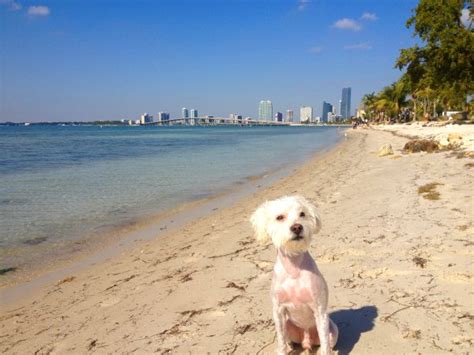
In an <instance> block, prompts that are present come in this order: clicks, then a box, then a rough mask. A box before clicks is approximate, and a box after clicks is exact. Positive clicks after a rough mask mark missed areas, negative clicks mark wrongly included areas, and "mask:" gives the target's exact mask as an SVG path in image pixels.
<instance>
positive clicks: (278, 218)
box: [276, 214, 285, 221]
mask: <svg viewBox="0 0 474 355" xmlns="http://www.w3.org/2000/svg"><path fill="white" fill-rule="evenodd" d="M284 219H285V216H283V215H282V214H279V215H278V216H277V218H276V220H277V221H283V220H284Z"/></svg>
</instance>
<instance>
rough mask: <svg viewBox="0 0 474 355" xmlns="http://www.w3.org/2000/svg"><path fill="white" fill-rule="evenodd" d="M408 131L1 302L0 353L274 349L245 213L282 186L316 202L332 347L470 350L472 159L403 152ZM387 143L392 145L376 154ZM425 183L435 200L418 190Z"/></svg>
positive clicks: (335, 153)
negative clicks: (333, 328) (334, 335)
mask: <svg viewBox="0 0 474 355" xmlns="http://www.w3.org/2000/svg"><path fill="white" fill-rule="evenodd" d="M406 141H407V139H406V138H403V137H400V136H396V135H393V134H391V133H389V132H383V131H373V130H357V131H349V132H348V137H347V139H346V141H345V142H343V143H341V144H340V145H338V146H337V147H336V148H335V149H333V150H331V151H330V152H328V153H325V154H324V155H321V156H318V157H316V158H314V159H312V160H311V161H309V162H308V163H306V164H304V165H303V166H301V167H300V168H298V169H296V170H295V171H294V173H293V174H292V175H290V176H288V177H286V178H283V179H280V180H278V181H276V182H275V183H274V184H272V185H271V186H270V187H266V188H257V189H256V190H255V191H254V192H253V193H252V194H251V195H250V196H247V197H245V198H243V199H240V200H236V202H235V203H234V204H232V205H230V206H229V207H226V208H219V209H217V210H215V211H212V212H211V213H210V214H206V215H204V216H201V217H199V218H198V219H194V220H191V221H188V222H186V223H184V224H183V225H181V226H179V227H177V228H174V229H172V230H169V231H165V232H164V233H163V235H162V236H161V237H159V238H155V239H151V240H148V241H144V242H142V243H139V245H137V246H136V247H134V248H132V249H130V250H123V251H122V252H121V253H120V254H119V255H116V256H114V257H113V258H111V259H110V260H107V261H101V262H97V263H96V264H94V265H91V266H89V267H87V268H84V269H82V270H79V271H77V272H72V273H70V274H67V275H64V277H62V279H61V280H59V279H58V280H55V281H51V282H50V283H49V284H47V285H45V286H44V287H42V288H39V289H37V290H36V291H35V292H34V294H31V295H29V297H28V298H22V299H19V300H17V301H15V302H13V303H11V304H9V305H3V307H2V315H1V317H0V327H1V335H0V351H2V352H6V353H9V354H25V353H35V352H37V353H39V354H46V353H90V352H92V353H132V352H136V353H151V352H158V353H176V354H178V353H189V352H191V353H206V352H211V353H219V352H220V353H236V354H237V353H252V354H255V353H273V352H274V348H275V343H274V342H275V332H274V328H273V322H272V320H271V302H270V297H269V292H270V291H269V290H270V280H271V270H272V267H273V261H274V258H275V251H274V249H273V247H272V246H271V245H268V246H259V245H258V244H257V243H256V242H255V241H254V237H253V235H252V230H251V227H250V224H249V222H248V218H249V216H250V214H251V213H252V212H253V210H254V209H255V208H256V207H257V206H258V205H259V204H260V203H262V202H263V201H265V200H266V199H273V198H276V197H279V196H282V195H286V194H301V195H304V196H306V197H307V198H309V199H310V200H312V201H313V202H315V203H316V204H317V205H318V207H319V210H320V214H321V217H322V221H323V228H322V230H321V232H320V234H319V235H317V236H316V237H315V239H314V241H313V244H312V248H311V253H312V255H313V256H314V258H315V259H316V262H317V263H318V265H319V268H320V269H321V271H322V273H323V274H324V275H325V278H326V280H327V282H328V285H329V290H330V298H329V305H330V310H331V317H332V318H333V320H334V321H335V322H336V323H337V324H338V326H339V329H340V333H341V335H340V339H339V342H338V344H337V347H336V349H337V352H338V353H340V354H347V353H354V354H381V353H384V354H395V353H397V354H400V353H422V354H435V353H446V352H448V351H452V352H454V353H457V354H461V353H469V352H472V351H474V347H473V345H474V340H473V337H472V326H473V321H474V310H473V302H472V298H473V297H472V296H473V291H474V290H473V284H472V275H473V272H472V260H473V254H474V253H473V245H474V242H473V240H472V235H473V230H474V228H473V212H472V211H473V208H472V207H473V200H472V191H473V190H474V189H473V181H474V179H473V171H474V170H473V166H474V164H473V163H474V160H473V159H470V158H467V157H461V155H460V154H457V153H456V152H450V151H447V152H441V153H433V154H425V153H418V154H410V155H404V154H402V153H401V151H400V150H401V148H402V147H403V145H404V143H405V142H406ZM385 143H390V144H391V145H392V146H393V148H394V151H395V154H394V155H391V156H385V157H378V155H377V153H376V152H377V150H378V149H379V148H380V146H382V145H383V144H385ZM430 183H431V184H432V185H430V186H434V187H433V188H432V189H434V190H435V192H437V193H438V194H439V195H437V199H430V198H427V194H426V193H421V194H420V193H419V192H418V190H419V188H420V187H424V186H426V185H427V184H430ZM2 292H3V291H2ZM316 350H317V349H315V351H316ZM296 352H298V351H296Z"/></svg>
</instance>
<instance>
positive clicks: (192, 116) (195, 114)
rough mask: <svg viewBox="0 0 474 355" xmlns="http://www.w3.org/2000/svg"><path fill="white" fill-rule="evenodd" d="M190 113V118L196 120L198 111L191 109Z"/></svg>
mask: <svg viewBox="0 0 474 355" xmlns="http://www.w3.org/2000/svg"><path fill="white" fill-rule="evenodd" d="M190 113H191V118H197V117H198V111H197V110H196V109H194V108H193V109H192V110H191V111H190Z"/></svg>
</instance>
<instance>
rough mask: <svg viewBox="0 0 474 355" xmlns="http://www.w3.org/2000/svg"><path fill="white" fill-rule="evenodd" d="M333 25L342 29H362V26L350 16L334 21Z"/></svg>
mask: <svg viewBox="0 0 474 355" xmlns="http://www.w3.org/2000/svg"><path fill="white" fill-rule="evenodd" d="M332 27H334V28H338V29H340V30H350V31H360V30H361V29H362V26H361V25H360V24H359V23H358V22H357V21H355V20H352V19H350V18H342V19H340V20H337V21H336V22H334V23H333V25H332Z"/></svg>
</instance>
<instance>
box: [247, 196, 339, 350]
mask: <svg viewBox="0 0 474 355" xmlns="http://www.w3.org/2000/svg"><path fill="white" fill-rule="evenodd" d="M250 222H251V223H252V225H253V227H254V229H255V234H256V237H257V239H258V240H259V241H260V242H262V243H265V242H266V241H268V239H271V240H272V242H273V244H274V245H275V247H276V248H277V251H278V252H277V259H276V263H275V267H274V269H273V280H272V301H273V320H274V322H275V327H276V333H277V341H278V353H279V354H287V351H288V348H287V342H289V341H291V342H294V343H299V344H301V345H302V346H303V348H304V349H310V348H311V346H312V345H320V346H321V353H322V354H323V355H327V354H330V353H331V349H332V348H333V347H334V345H336V342H337V338H338V329H337V326H336V324H335V323H334V322H332V320H331V319H330V318H329V316H328V314H327V303H328V289H327V285H326V281H325V280H324V278H323V275H321V273H320V272H319V270H318V267H317V266H316V263H315V262H314V260H313V258H312V257H311V255H310V254H309V252H308V248H309V246H310V243H311V238H312V236H313V234H315V233H317V232H318V231H319V230H320V229H321V220H320V218H319V216H318V213H317V212H316V208H315V207H314V206H313V205H312V204H311V203H310V202H309V201H308V200H306V199H305V198H303V197H299V196H294V197H293V196H290V197H282V198H280V199H278V200H274V201H269V202H265V203H264V204H262V205H261V206H260V207H259V208H258V209H257V210H256V211H255V212H254V213H253V215H252V217H251V218H250Z"/></svg>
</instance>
